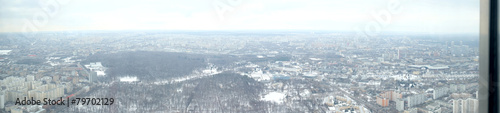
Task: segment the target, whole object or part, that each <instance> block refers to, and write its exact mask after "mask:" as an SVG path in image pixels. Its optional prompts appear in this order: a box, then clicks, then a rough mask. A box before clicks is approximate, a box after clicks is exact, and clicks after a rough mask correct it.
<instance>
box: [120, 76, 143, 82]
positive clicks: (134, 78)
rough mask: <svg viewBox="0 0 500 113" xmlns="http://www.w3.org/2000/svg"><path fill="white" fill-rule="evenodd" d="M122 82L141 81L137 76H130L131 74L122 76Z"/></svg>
mask: <svg viewBox="0 0 500 113" xmlns="http://www.w3.org/2000/svg"><path fill="white" fill-rule="evenodd" d="M119 79H120V82H136V81H139V79H138V78H137V77H130V76H126V77H120V78H119Z"/></svg>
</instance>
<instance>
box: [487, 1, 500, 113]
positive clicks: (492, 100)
mask: <svg viewBox="0 0 500 113" xmlns="http://www.w3.org/2000/svg"><path fill="white" fill-rule="evenodd" d="M489 20H490V21H489V23H490V26H489V37H490V41H489V45H490V47H489V52H490V54H489V55H490V56H489V73H490V74H489V86H490V95H491V96H489V99H488V100H489V102H488V105H489V106H488V108H489V111H488V112H490V113H498V112H499V110H498V107H499V106H498V104H499V103H498V102H499V100H498V96H499V95H498V94H499V91H498V85H499V84H498V83H499V82H498V31H497V30H498V21H497V20H498V1H497V0H490V17H489Z"/></svg>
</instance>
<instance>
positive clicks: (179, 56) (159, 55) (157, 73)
mask: <svg viewBox="0 0 500 113" xmlns="http://www.w3.org/2000/svg"><path fill="white" fill-rule="evenodd" d="M205 59H206V58H205V56H202V55H192V54H185V53H172V52H152V51H136V52H119V53H112V54H97V55H93V56H90V57H89V58H87V61H86V62H85V63H90V62H102V64H103V65H104V66H105V67H107V68H108V70H107V71H106V73H107V74H108V75H110V76H109V77H114V76H137V77H138V78H139V79H140V80H143V81H144V80H146V81H147V80H156V79H167V78H172V77H180V76H184V75H187V74H189V73H191V72H192V71H193V70H195V69H199V68H203V67H206V66H207V64H208V63H206V62H205Z"/></svg>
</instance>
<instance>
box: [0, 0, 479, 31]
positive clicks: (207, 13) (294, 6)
mask: <svg viewBox="0 0 500 113" xmlns="http://www.w3.org/2000/svg"><path fill="white" fill-rule="evenodd" d="M218 8H219V9H218ZM391 9H395V11H396V12H392V11H393V10H391ZM384 14H389V16H390V19H387V16H386V15H384ZM377 17H380V18H377ZM35 18H37V19H35ZM377 19H382V20H383V23H380V22H379V21H378V20H377ZM374 22H376V24H374ZM370 25H372V26H370ZM377 25H378V26H377ZM367 26H368V27H370V28H371V29H375V28H374V26H375V27H379V30H380V31H381V32H417V33H433V34H441V33H445V34H457V33H466V34H467V33H471V34H474V33H478V31H479V2H478V1H473V0H461V1H451V0H444V1H432V0H418V1H415V0H353V1H339V0H333V1H329V0H315V1H306V0H273V1H265V0H252V1H245V0H238V1H233V2H227V1H225V0H206V1H200V0H188V1H155V0H149V1H140V2H138V1H130V0H124V1H120V2H113V1H94V0H90V1H89V0H87V1H81V0H63V1H61V0H55V1H52V2H47V3H46V2H43V1H41V3H38V2H31V1H27V0H16V1H10V0H0V32H25V31H32V29H35V30H36V31H94V30H105V31H109V30H111V31H120V30H187V31H191V30H194V31H196V30H202V31H211V30H215V31H220V30H222V31H227V30H230V31H231V30H312V31H314V30H326V31H352V32H355V31H356V28H359V29H365V27H367ZM27 28H32V29H29V30H26V29H27Z"/></svg>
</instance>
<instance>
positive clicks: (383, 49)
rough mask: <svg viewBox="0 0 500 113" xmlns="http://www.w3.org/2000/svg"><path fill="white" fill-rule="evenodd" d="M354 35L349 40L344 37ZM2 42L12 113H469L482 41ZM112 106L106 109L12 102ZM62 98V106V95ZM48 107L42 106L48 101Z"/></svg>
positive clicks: (102, 36) (89, 35)
mask: <svg viewBox="0 0 500 113" xmlns="http://www.w3.org/2000/svg"><path fill="white" fill-rule="evenodd" d="M349 34H351V35H349ZM18 35H21V34H16V33H4V34H2V37H5V38H2V40H1V41H0V42H1V43H2V46H0V48H1V51H0V52H1V53H0V54H1V58H0V59H1V62H0V65H1V66H0V76H1V77H2V79H3V80H2V81H1V86H2V93H1V95H0V103H1V104H0V107H1V108H2V109H3V110H4V111H7V112H13V113H15V112H120V113H121V112H271V113H275V112H284V113H289V112H331V113H339V112H342V113H345V112H357V113H379V112H408V113H421V112H426V113H427V112H432V113H460V112H461V113H472V112H477V109H478V99H477V98H478V94H477V92H478V43H477V42H478V38H477V37H476V36H474V35H459V36H453V35H451V36H440V37H434V36H430V35H397V34H395V35H383V36H381V37H380V38H373V37H370V38H366V37H365V38H363V37H358V38H352V36H354V35H355V34H353V33H339V32H325V31H266V32H262V31H256V32H251V31H226V32H223V31H197V32H196V31H184V32H181V31H178V32H164V31H135V32H98V31H95V32H92V31H89V32H46V33H40V34H38V37H37V38H18V37H17V36H18ZM24 97H27V98H28V100H29V99H30V98H33V99H34V100H42V99H44V98H49V99H60V97H62V98H64V99H63V100H65V99H70V100H71V99H73V98H110V99H111V98H113V99H114V103H113V104H111V105H73V104H72V105H71V106H66V105H64V106H61V105H35V106H33V105H17V104H16V99H18V98H21V99H23V98H24ZM66 97H67V98H66ZM42 102H43V100H42Z"/></svg>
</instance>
